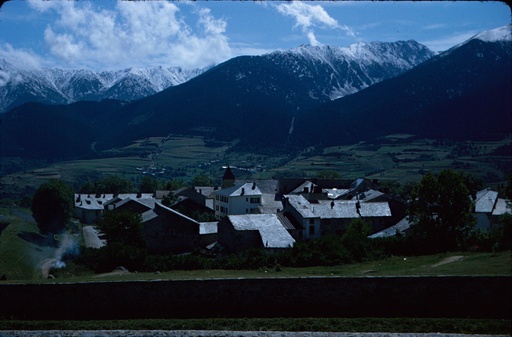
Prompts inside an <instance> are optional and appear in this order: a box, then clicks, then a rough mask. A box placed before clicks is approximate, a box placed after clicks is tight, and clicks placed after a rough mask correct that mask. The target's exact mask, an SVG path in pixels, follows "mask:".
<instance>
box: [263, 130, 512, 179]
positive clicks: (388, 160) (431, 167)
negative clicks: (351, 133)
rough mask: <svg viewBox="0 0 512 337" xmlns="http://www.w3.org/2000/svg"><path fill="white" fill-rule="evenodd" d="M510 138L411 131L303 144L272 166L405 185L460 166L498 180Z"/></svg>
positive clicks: (509, 159)
mask: <svg viewBox="0 0 512 337" xmlns="http://www.w3.org/2000/svg"><path fill="white" fill-rule="evenodd" d="M511 142H512V141H511V140H510V139H505V140H502V141H495V142H462V143H450V142H446V143H441V142H438V141H433V140H428V139H416V138H415V137H413V136H407V135H391V136H388V137H384V138H382V139H380V140H379V141H378V142H374V143H365V142H362V143H359V144H353V145H346V146H334V147H328V148H325V149H321V150H318V149H314V148H309V149H305V150H304V151H303V152H302V153H301V154H300V155H299V156H297V157H296V158H294V159H293V160H291V161H290V162H288V163H286V165H284V166H282V167H278V168H274V169H273V170H281V171H292V172H302V173H303V175H304V176H315V175H316V174H317V172H318V171H322V170H334V171H336V172H338V173H339V175H340V177H341V178H346V179H356V178H361V177H365V178H368V179H379V180H393V181H397V182H399V183H401V184H404V183H407V182H417V181H419V180H420V179H421V178H422V177H423V175H424V174H425V173H427V172H433V173H439V172H440V171H441V170H443V169H448V168H451V169H457V170H462V171H464V172H466V173H471V174H473V175H475V176H477V177H480V178H482V179H484V180H486V182H499V181H500V180H501V179H503V178H504V176H503V175H504V172H505V174H508V173H509V172H511V171H512V153H510V151H508V155H507V154H502V153H499V154H496V153H495V151H496V150H498V149H499V148H502V147H504V146H510V144H511Z"/></svg>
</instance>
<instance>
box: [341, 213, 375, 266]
mask: <svg viewBox="0 0 512 337" xmlns="http://www.w3.org/2000/svg"><path fill="white" fill-rule="evenodd" d="M370 234H372V227H371V225H370V224H369V223H368V222H366V221H364V220H363V219H354V220H352V221H351V222H350V224H349V225H348V226H347V230H346V231H345V233H343V235H342V236H341V244H342V246H343V249H345V251H346V253H347V258H348V261H350V262H362V261H365V260H367V259H370V258H371V256H372V247H371V242H370V239H368V235H370Z"/></svg>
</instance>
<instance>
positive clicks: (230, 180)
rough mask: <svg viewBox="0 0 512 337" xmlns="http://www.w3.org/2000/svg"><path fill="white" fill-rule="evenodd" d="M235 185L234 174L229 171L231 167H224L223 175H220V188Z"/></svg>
mask: <svg viewBox="0 0 512 337" xmlns="http://www.w3.org/2000/svg"><path fill="white" fill-rule="evenodd" d="M233 186H235V175H234V174H233V172H232V171H231V168H230V167H229V165H228V167H226V171H225V172H224V175H223V176H222V188H223V189H224V188H228V187H233Z"/></svg>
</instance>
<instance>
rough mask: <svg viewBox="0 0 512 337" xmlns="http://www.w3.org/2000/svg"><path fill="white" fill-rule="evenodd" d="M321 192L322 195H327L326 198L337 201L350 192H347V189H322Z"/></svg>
mask: <svg viewBox="0 0 512 337" xmlns="http://www.w3.org/2000/svg"><path fill="white" fill-rule="evenodd" d="M322 191H323V192H324V193H327V198H329V199H338V198H339V197H341V196H343V195H345V194H347V193H348V192H349V191H350V190H348V189H338V188H324V189H323V190H322Z"/></svg>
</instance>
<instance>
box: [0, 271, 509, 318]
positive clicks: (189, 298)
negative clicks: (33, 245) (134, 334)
mask: <svg viewBox="0 0 512 337" xmlns="http://www.w3.org/2000/svg"><path fill="white" fill-rule="evenodd" d="M511 280H512V278H511V277H505V276H502V277H354V278H352V277H351V278H345V277H327V278H325V277H322V278H320V277H312V278H262V279H202V280H182V281H144V282H143V281H140V282H96V283H58V284H57V283H55V284H1V285H0V319H1V318H5V319H10V318H17V319H127V318H179V317H315V316H317V317H356V316H357V317H474V318H476V317H479V318H510V317H511V313H512V312H511V311H512V309H511V308H512V292H511Z"/></svg>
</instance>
